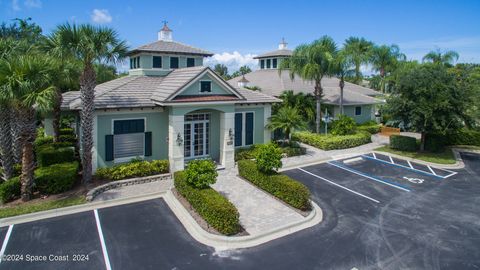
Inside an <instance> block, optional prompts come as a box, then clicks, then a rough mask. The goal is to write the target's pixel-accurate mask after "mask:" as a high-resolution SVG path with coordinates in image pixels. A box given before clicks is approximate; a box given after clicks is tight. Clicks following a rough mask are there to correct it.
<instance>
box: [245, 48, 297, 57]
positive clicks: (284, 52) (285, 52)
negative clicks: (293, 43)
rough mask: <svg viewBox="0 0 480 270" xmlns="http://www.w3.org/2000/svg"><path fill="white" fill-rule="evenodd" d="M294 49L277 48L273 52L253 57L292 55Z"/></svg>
mask: <svg viewBox="0 0 480 270" xmlns="http://www.w3.org/2000/svg"><path fill="white" fill-rule="evenodd" d="M291 55H292V50H289V49H283V50H275V51H271V52H267V53H264V54H260V55H257V56H255V57H253V59H260V58H267V57H274V56H291Z"/></svg>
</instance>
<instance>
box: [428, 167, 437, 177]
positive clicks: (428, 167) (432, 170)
mask: <svg viewBox="0 0 480 270" xmlns="http://www.w3.org/2000/svg"><path fill="white" fill-rule="evenodd" d="M427 167H428V169H429V170H430V171H431V172H432V173H433V175H437V174H436V173H435V172H434V171H433V170H432V168H430V166H427Z"/></svg>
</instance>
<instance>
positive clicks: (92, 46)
mask: <svg viewBox="0 0 480 270" xmlns="http://www.w3.org/2000/svg"><path fill="white" fill-rule="evenodd" d="M55 36H58V37H55ZM50 39H58V40H59V47H58V49H57V53H59V54H65V53H67V54H70V55H72V56H74V57H75V58H77V59H78V60H79V61H81V63H82V68H83V70H82V74H81V76H80V99H81V102H82V110H81V112H80V119H81V129H82V137H81V145H82V166H83V172H82V177H83V182H84V183H87V182H90V180H91V179H92V147H93V134H92V133H93V114H94V111H95V105H94V99H95V87H96V74H95V69H94V64H95V63H96V62H103V63H116V62H117V61H119V60H121V59H123V58H124V57H125V56H126V53H127V50H128V47H127V45H126V42H125V41H122V40H120V39H119V37H118V34H117V32H116V31H115V30H113V29H110V28H105V27H97V26H92V25H89V24H81V25H78V26H77V25H75V24H73V25H72V24H69V23H65V24H62V25H60V26H58V27H57V28H56V29H55V30H54V32H53V33H52V34H51V36H50Z"/></svg>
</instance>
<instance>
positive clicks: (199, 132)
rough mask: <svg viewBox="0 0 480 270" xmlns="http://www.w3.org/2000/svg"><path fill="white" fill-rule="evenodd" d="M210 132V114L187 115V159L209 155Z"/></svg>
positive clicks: (185, 146) (185, 151)
mask: <svg viewBox="0 0 480 270" xmlns="http://www.w3.org/2000/svg"><path fill="white" fill-rule="evenodd" d="M209 133H210V115H209V114H205V113H202V114H189V115H186V116H185V126H184V138H185V144H184V156H185V159H192V158H198V157H207V156H208V155H209Z"/></svg>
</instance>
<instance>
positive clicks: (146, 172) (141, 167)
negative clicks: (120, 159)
mask: <svg viewBox="0 0 480 270" xmlns="http://www.w3.org/2000/svg"><path fill="white" fill-rule="evenodd" d="M168 171H169V163H168V160H153V161H141V160H140V161H139V160H133V161H131V162H129V163H125V164H119V165H116V166H113V167H109V168H99V169H97V171H96V172H95V176H96V177H97V178H99V179H105V180H122V179H127V178H135V177H144V176H151V175H155V174H162V173H168Z"/></svg>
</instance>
